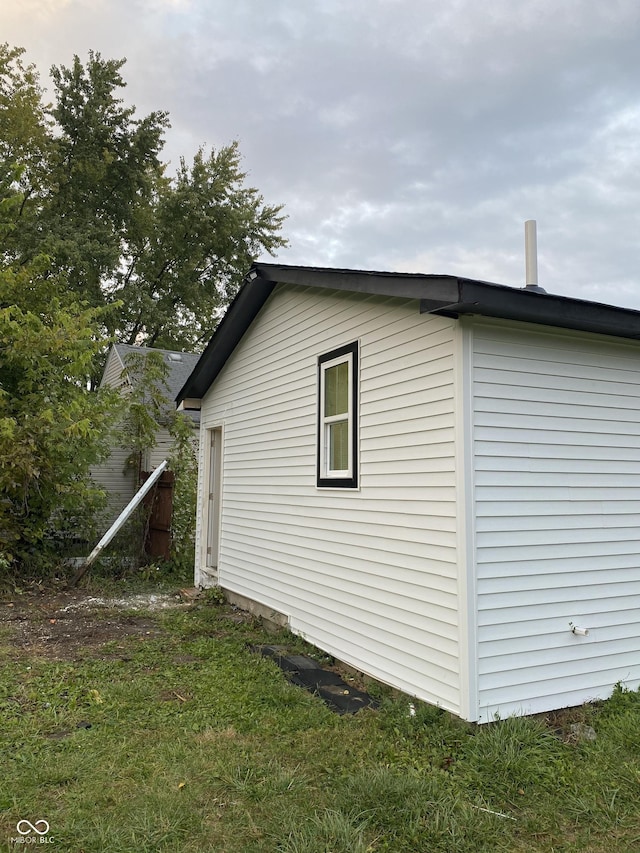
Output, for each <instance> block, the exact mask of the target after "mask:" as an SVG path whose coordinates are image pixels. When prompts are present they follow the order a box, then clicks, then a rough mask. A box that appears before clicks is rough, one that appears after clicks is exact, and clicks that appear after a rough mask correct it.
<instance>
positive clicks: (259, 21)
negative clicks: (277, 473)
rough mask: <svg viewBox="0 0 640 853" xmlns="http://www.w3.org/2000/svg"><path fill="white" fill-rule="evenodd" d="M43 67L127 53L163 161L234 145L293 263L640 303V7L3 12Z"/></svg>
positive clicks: (23, 8) (162, 4)
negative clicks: (532, 234)
mask: <svg viewBox="0 0 640 853" xmlns="http://www.w3.org/2000/svg"><path fill="white" fill-rule="evenodd" d="M0 39H2V40H3V41H8V42H9V44H11V45H17V46H21V47H24V48H25V49H26V56H25V59H26V60H28V61H30V62H33V63H34V64H35V65H36V66H37V68H38V69H39V71H40V74H41V81H42V83H43V84H44V85H45V86H48V87H49V91H51V88H50V86H51V84H50V79H49V76H48V71H49V68H50V66H51V65H53V64H55V65H60V64H62V65H70V64H71V62H72V59H73V55H74V54H78V56H80V58H81V59H82V60H85V59H86V58H87V54H88V51H89V49H93V50H95V51H99V52H100V53H101V54H102V55H103V57H105V58H109V59H115V58H122V57H126V58H127V64H126V66H125V67H124V69H123V76H124V78H125V79H126V80H127V82H128V88H127V90H126V93H125V94H126V100H127V102H128V103H132V104H135V105H136V107H137V110H138V114H139V115H143V114H146V113H148V112H150V111H152V110H154V109H165V110H168V111H169V113H170V117H171V123H172V128H171V130H170V131H169V132H168V134H167V144H166V148H165V158H166V159H168V160H170V161H172V162H173V163H177V161H178V159H179V157H180V156H184V157H185V158H186V159H188V160H190V159H191V157H192V156H193V154H194V153H195V151H196V150H197V148H198V146H200V145H204V146H206V147H210V146H214V147H216V148H217V147H220V146H221V145H224V144H227V143H229V142H230V141H231V140H233V139H238V140H239V143H240V147H241V150H242V153H243V155H244V166H245V168H246V170H247V171H248V173H249V178H248V182H249V183H250V184H251V185H253V186H256V187H258V188H259V189H260V191H261V192H262V193H263V194H264V196H265V199H266V200H267V201H268V202H270V203H283V204H284V205H285V211H286V213H287V214H288V217H289V218H288V220H287V222H286V223H285V234H286V236H287V237H288V238H289V240H290V248H289V249H286V250H283V251H281V252H280V254H279V256H278V260H279V261H281V262H283V263H295V264H308V265H318V266H339V267H355V268H363V269H385V270H397V271H408V272H425V273H445V274H458V275H466V276H469V277H472V278H479V279H484V280H487V281H496V282H499V283H502V284H511V285H515V286H522V285H523V284H524V221H525V220H526V219H537V220H538V248H539V272H540V284H541V285H542V286H543V287H545V288H546V289H547V290H548V291H551V292H555V293H561V294H565V295H569V296H580V297H582V298H585V299H594V300H597V301H601V302H609V303H612V304H615V305H622V306H625V307H631V308H637V309H640V272H639V271H640V168H639V167H640V3H639V2H638V0H606V1H605V0H601V2H596V0H528V2H526V3H518V2H514V0H483V2H478V0H447V2H437V0H341V2H338V0H316V2H309V0H307V2H305V0H262V2H261V0H2V3H1V5H0Z"/></svg>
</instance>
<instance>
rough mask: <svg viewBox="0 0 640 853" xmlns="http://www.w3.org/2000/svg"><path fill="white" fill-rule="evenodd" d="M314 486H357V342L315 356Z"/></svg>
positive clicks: (350, 487) (351, 487) (349, 487)
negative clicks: (316, 402)
mask: <svg viewBox="0 0 640 853" xmlns="http://www.w3.org/2000/svg"><path fill="white" fill-rule="evenodd" d="M318 486H325V487H326V486H329V487H332V488H346V489H354V488H357V486H358V343H357V341H356V342H355V343H352V344H347V346H344V347H340V348H339V349H335V350H332V352H328V353H326V355H321V356H320V357H319V358H318Z"/></svg>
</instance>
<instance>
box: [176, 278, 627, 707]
mask: <svg viewBox="0 0 640 853" xmlns="http://www.w3.org/2000/svg"><path fill="white" fill-rule="evenodd" d="M639 337H640V312H637V311H630V310H625V309H620V308H614V307H609V306H604V305H599V304H596V303H591V302H586V301H583V300H578V299H570V298H566V297H561V296H554V295H550V294H545V293H540V292H535V291H534V290H529V289H522V290H518V289H514V288H510V287H504V286H500V285H495V284H488V283H485V282H480V281H473V280H470V279H462V278H456V277H454V276H428V275H403V274H397V275H396V274H388V273H369V272H359V271H349V270H331V269H313V268H304V267H288V266H280V265H275V264H261V263H259V264H256V265H255V266H254V267H253V268H252V270H251V272H250V274H249V276H248V277H247V281H246V283H245V285H244V286H243V288H242V289H241V291H240V292H239V294H238V295H237V297H236V299H235V300H234V302H233V303H232V305H231V306H230V308H229V310H228V312H227V314H226V316H225V317H224V319H223V321H222V322H221V323H220V326H219V328H218V330H217V331H216V333H215V335H214V336H213V338H212V340H211V342H210V344H209V346H208V347H207V349H206V351H205V352H204V354H203V355H202V357H201V359H200V361H199V362H198V364H197V366H196V368H195V370H194V371H193V373H192V374H191V376H190V378H189V379H188V381H187V382H186V384H185V386H184V387H183V389H182V390H181V391H180V394H179V395H178V401H179V402H181V405H182V406H183V407H185V408H192V409H197V408H200V410H201V452H200V485H199V499H198V501H199V503H198V530H197V545H196V576H195V580H196V584H199V585H202V586H210V585H212V584H215V583H218V584H220V586H221V587H223V588H224V589H225V590H228V591H229V592H230V593H231V594H233V595H235V596H242V597H245V598H248V599H251V600H253V601H256V602H259V603H261V604H262V605H263V606H265V607H266V608H269V609H271V610H273V611H275V612H277V613H280V614H283V615H284V617H285V618H286V620H287V621H288V624H289V626H290V628H291V630H292V631H294V632H295V633H297V634H300V635H302V636H304V637H305V638H306V639H307V640H309V641H310V642H311V643H314V644H315V645H317V646H318V647H320V648H321V649H324V650H325V651H326V652H328V653H330V654H332V655H334V656H335V657H337V658H339V659H340V660H342V661H345V662H347V663H348V664H351V665H352V666H354V667H356V668H358V669H359V670H362V671H363V672H365V673H368V674H369V675H371V676H373V677H375V678H377V679H379V680H381V681H383V682H386V683H387V684H390V685H392V686H393V687H396V688H399V689H400V690H403V691H406V692H407V693H408V694H411V695H414V696H417V697H419V698H420V699H423V700H426V701H427V702H431V703H434V704H437V705H440V706H442V707H443V708H446V709H448V710H450V711H452V712H453V713H455V714H457V715H459V716H461V717H463V718H464V719H466V720H472V721H479V722H486V721H489V720H492V719H494V718H495V716H496V715H500V716H505V715H509V714H519V713H534V712H541V711H547V710H550V709H555V708H560V707H565V706H570V705H576V704H579V703H582V702H584V701H588V700H591V699H596V698H602V697H606V696H607V695H609V694H610V693H611V689H612V687H613V686H614V684H615V683H616V682H618V681H620V682H623V683H624V684H626V685H627V686H628V687H630V688H634V689H635V688H637V687H638V686H639V685H640V636H639V635H640V341H639V340H638V338H639ZM573 628H576V629H577V632H575V633H574V631H573ZM585 631H587V632H588V633H584V632H585Z"/></svg>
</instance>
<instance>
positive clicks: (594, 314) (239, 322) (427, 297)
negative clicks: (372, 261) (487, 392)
mask: <svg viewBox="0 0 640 853" xmlns="http://www.w3.org/2000/svg"><path fill="white" fill-rule="evenodd" d="M278 283H282V284H295V285H299V286H303V287H304V286H306V287H322V288H325V289H328V290H344V291H348V292H350V293H365V294H369V295H378V296H390V297H393V296H395V297H400V298H404V299H417V300H419V302H420V310H421V311H422V312H424V313H432V314H439V315H440V316H445V317H453V318H457V317H460V316H463V315H471V314H475V315H479V316H484V317H493V318H497V319H504V320H517V321H520V322H528V323H536V324H539V325H544V326H555V327H560V328H565V329H573V330H575V331H582V332H591V333H596V334H602V335H610V336H614V337H621V338H631V339H638V338H640V311H636V310H634V309H630V308H617V307H615V306H613V305H604V304H601V303H598V302H589V301H587V300H583V299H576V298H574V297H569V296H558V295H556V294H550V293H539V292H532V291H531V290H527V289H526V288H521V289H520V288H515V287H509V286H508V285H504V284H494V283H492V282H486V281H479V280H476V279H469V278H459V277H458V276H452V275H425V274H422V273H391V272H375V271H368V270H348V269H337V268H335V269H334V268H326V267H303V266H290V265H283V264H273V263H255V264H254V265H253V266H252V267H251V270H250V272H249V274H248V275H247V277H246V279H245V283H244V284H243V286H242V288H241V289H240V290H239V291H238V294H237V295H236V297H235V299H234V300H233V302H232V303H231V304H230V306H229V308H228V309H227V312H226V314H225V315H224V317H223V319H222V320H221V321H220V324H219V326H218V328H217V329H216V331H215V333H214V335H213V337H212V339H211V341H210V342H209V345H208V346H207V348H206V349H205V351H204V352H203V354H202V356H201V357H200V360H199V361H198V363H197V364H196V366H195V368H194V370H193V372H192V374H191V376H190V377H189V379H188V380H187V382H186V383H185V385H184V386H183V388H182V389H181V390H180V393H179V394H178V395H177V397H176V401H177V402H178V403H180V402H181V401H182V400H184V399H185V398H187V397H190V398H195V399H201V398H202V397H203V396H204V394H205V393H206V391H207V390H208V388H209V386H210V385H211V383H212V382H213V380H214V379H215V378H216V376H217V375H218V373H219V372H220V370H221V369H222V367H223V366H224V365H225V363H226V361H227V359H228V358H229V356H230V355H231V353H232V352H233V350H234V349H235V347H236V346H237V344H238V343H239V342H240V340H241V339H242V336H243V335H244V333H245V332H246V331H247V329H248V328H249V326H250V325H251V323H252V322H253V320H254V319H255V318H256V316H257V314H258V313H259V311H260V310H261V308H262V307H263V305H264V304H265V302H266V301H267V299H268V298H269V296H270V295H271V293H272V292H273V289H274V288H275V286H276V284H278Z"/></svg>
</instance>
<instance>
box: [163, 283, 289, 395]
mask: <svg viewBox="0 0 640 853" xmlns="http://www.w3.org/2000/svg"><path fill="white" fill-rule="evenodd" d="M275 286H276V283H275V282H271V281H265V280H264V279H263V278H261V277H260V275H259V274H257V271H256V267H255V266H253V267H252V268H251V271H250V273H249V274H248V275H247V277H246V279H245V283H244V284H243V285H242V287H241V288H240V290H239V291H238V293H237V294H236V296H235V298H234V299H233V301H232V302H231V304H230V305H229V307H228V308H227V311H226V313H225V315H224V317H223V318H222V320H220V323H219V324H218V327H217V329H216V330H215V332H214V334H213V337H212V338H211V340H210V341H209V343H208V345H207V347H206V349H205V350H204V352H203V353H202V355H201V356H200V360H199V361H198V363H197V364H196V366H195V367H194V369H193V372H192V373H191V376H189V378H188V379H187V381H186V382H185V384H184V385H183V386H182V388H181V389H180V391H179V392H178V394H177V396H176V402H177V403H180V402H181V401H182V400H184V399H185V398H187V397H192V398H195V399H200V398H202V397H203V396H204V395H205V393H206V391H207V389H208V388H209V385H210V384H211V382H212V381H213V379H214V378H215V377H216V376H217V375H218V373H219V372H220V370H221V369H222V368H223V367H224V365H225V363H226V361H227V359H228V358H229V356H230V355H231V353H232V352H233V350H234V349H235V348H236V346H237V345H238V343H239V342H240V340H241V338H242V336H243V335H244V333H245V332H246V331H247V329H248V328H249V326H250V325H251V323H252V322H253V321H254V319H255V318H256V316H257V314H258V312H259V311H260V309H261V308H262V306H263V305H264V303H265V302H266V301H267V299H268V298H269V296H270V295H271V293H272V291H273V289H274V287H275Z"/></svg>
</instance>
